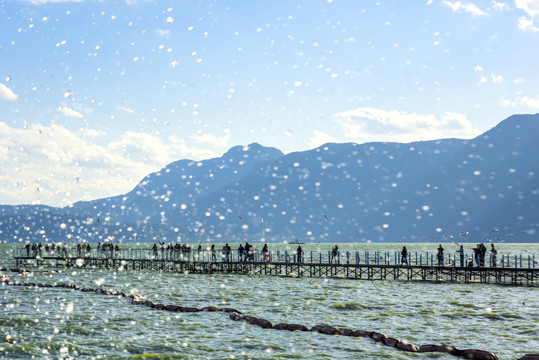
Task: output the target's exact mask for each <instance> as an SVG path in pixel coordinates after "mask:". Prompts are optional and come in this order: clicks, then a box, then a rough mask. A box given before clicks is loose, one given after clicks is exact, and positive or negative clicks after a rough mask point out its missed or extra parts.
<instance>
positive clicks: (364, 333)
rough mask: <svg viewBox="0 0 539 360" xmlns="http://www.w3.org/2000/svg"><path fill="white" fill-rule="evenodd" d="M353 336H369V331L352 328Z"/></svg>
mask: <svg viewBox="0 0 539 360" xmlns="http://www.w3.org/2000/svg"><path fill="white" fill-rule="evenodd" d="M352 336H353V337H370V336H371V333H370V332H368V331H363V330H354V333H353V335H352Z"/></svg>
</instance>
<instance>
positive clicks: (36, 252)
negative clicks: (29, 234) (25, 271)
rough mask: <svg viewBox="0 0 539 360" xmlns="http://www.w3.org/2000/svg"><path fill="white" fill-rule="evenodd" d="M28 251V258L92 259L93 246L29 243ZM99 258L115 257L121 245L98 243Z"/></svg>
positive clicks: (86, 244)
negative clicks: (73, 257) (72, 257)
mask: <svg viewBox="0 0 539 360" xmlns="http://www.w3.org/2000/svg"><path fill="white" fill-rule="evenodd" d="M24 247H25V249H26V256H27V257H34V258H35V257H38V256H39V257H43V256H53V255H57V256H62V257H69V256H77V257H90V256H91V250H92V246H91V245H90V244H89V243H76V244H70V243H54V242H53V243H50V244H49V243H45V244H44V245H43V244H42V243H30V242H27V243H26V245H25V246H24ZM96 250H97V255H98V256H107V257H108V256H110V257H112V256H114V253H115V252H118V251H120V246H119V244H112V243H103V244H101V243H97V245H96Z"/></svg>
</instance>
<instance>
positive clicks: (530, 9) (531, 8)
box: [515, 0, 539, 17]
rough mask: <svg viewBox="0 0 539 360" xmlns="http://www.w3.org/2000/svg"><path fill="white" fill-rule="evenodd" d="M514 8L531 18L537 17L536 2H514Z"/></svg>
mask: <svg viewBox="0 0 539 360" xmlns="http://www.w3.org/2000/svg"><path fill="white" fill-rule="evenodd" d="M515 7H516V8H517V9H521V10H524V11H525V12H526V13H528V15H529V16H531V17H535V16H537V15H539V1H538V0H515Z"/></svg>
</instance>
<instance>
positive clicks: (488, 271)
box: [14, 254, 539, 286]
mask: <svg viewBox="0 0 539 360" xmlns="http://www.w3.org/2000/svg"><path fill="white" fill-rule="evenodd" d="M14 259H15V262H16V266H17V267H23V268H26V269H31V268H57V269H58V268H72V267H75V268H77V267H78V268H110V269H119V268H121V269H123V270H159V271H170V272H182V273H195V274H215V273H226V274H244V275H254V276H261V275H264V276H265V275H270V276H289V277H329V278H345V279H360V280H404V281H429V282H445V283H485V284H506V285H519V286H539V268H535V267H528V268H526V267H457V266H432V265H391V264H350V263H346V264H341V263H323V262H320V263H316V262H302V263H298V262H286V261H284V262H283V261H268V262H264V261H209V260H195V259H188V260H186V259H165V258H159V257H157V258H133V257H76V256H73V257H69V256H68V257H64V256H42V257H29V256H22V255H21V254H19V255H17V256H15V257H14Z"/></svg>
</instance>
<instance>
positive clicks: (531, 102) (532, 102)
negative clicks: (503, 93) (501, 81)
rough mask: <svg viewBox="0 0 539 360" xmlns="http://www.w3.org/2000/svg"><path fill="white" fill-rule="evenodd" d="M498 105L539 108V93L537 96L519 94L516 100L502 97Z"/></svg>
mask: <svg viewBox="0 0 539 360" xmlns="http://www.w3.org/2000/svg"><path fill="white" fill-rule="evenodd" d="M498 105H500V106H502V107H518V106H527V107H530V108H534V109H539V95H537V97H536V98H533V97H529V96H517V97H516V98H515V99H514V100H508V99H501V100H500V101H499V102H498Z"/></svg>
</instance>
